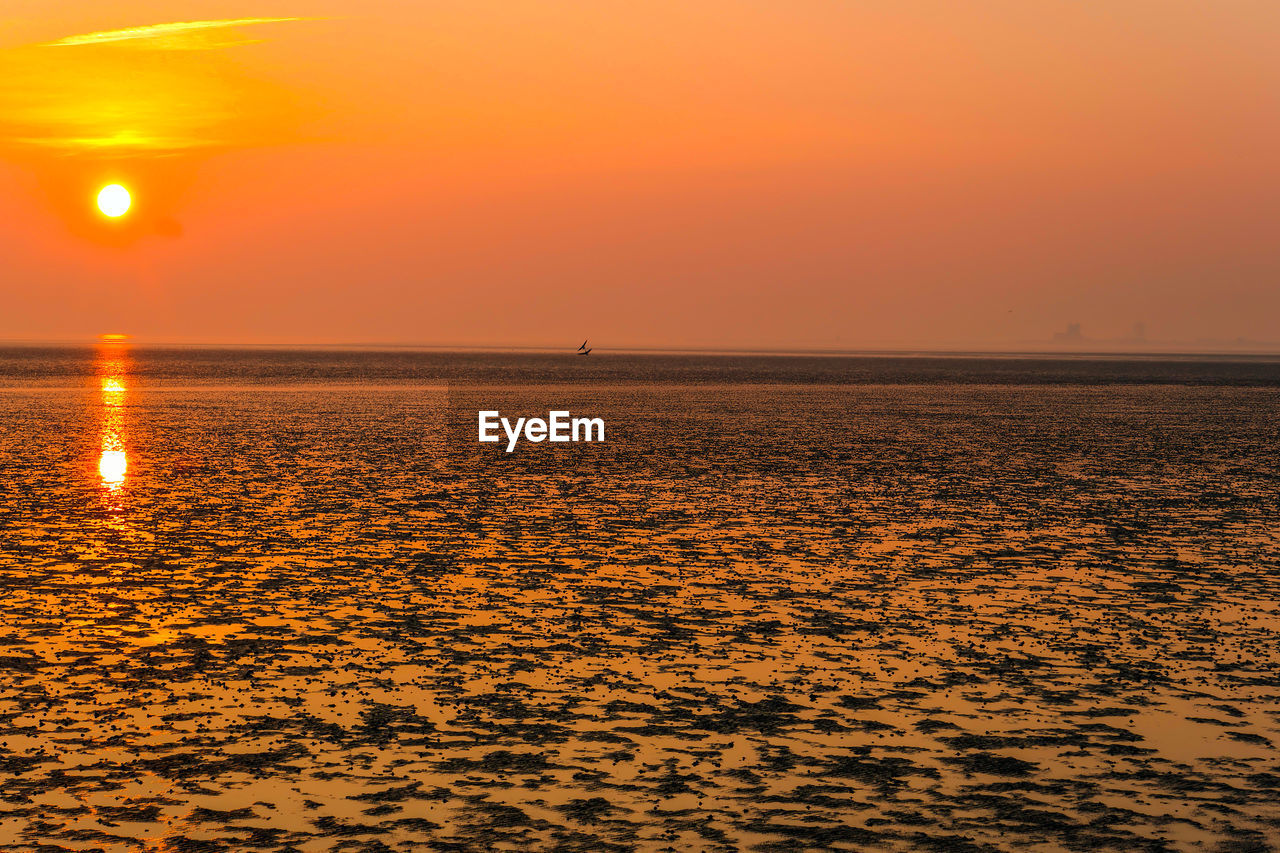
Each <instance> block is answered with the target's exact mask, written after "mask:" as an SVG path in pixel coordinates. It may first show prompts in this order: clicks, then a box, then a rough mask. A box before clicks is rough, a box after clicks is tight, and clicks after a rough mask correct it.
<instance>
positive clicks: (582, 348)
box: [578, 341, 587, 352]
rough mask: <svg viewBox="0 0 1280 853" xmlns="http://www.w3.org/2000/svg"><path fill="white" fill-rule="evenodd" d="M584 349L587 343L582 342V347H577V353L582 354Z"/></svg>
mask: <svg viewBox="0 0 1280 853" xmlns="http://www.w3.org/2000/svg"><path fill="white" fill-rule="evenodd" d="M586 348H587V342H586V341H583V342H582V345H581V346H579V347H578V352H582V351H583V350H584V349H586Z"/></svg>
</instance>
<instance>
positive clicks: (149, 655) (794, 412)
mask: <svg viewBox="0 0 1280 853" xmlns="http://www.w3.org/2000/svg"><path fill="white" fill-rule="evenodd" d="M184 358H187V359H188V361H187V362H186V367H184V366H183V365H184V362H183V359H184ZM594 358H595V357H594V356H593V359H594ZM646 358H647V359H648V360H646ZM451 359H453V360H452V361H451ZM809 362H813V364H811V365H810V364H809ZM580 365H581V366H580ZM0 369H2V371H3V376H2V377H0V383H2V384H3V385H4V386H5V387H4V388H3V389H0V424H2V425H3V427H4V429H3V432H2V433H0V460H3V464H4V478H3V483H2V485H0V490H2V491H0V496H2V498H0V585H2V586H0V589H3V594H4V610H5V616H6V618H5V619H4V620H3V623H2V625H0V847H2V848H3V849H5V850H31V851H37V850H39V851H52V850H63V849H66V850H93V849H101V850H130V849H136V850H156V851H169V850H173V851H177V850H188V851H221V850H228V851H231V850H234V851H240V850H279V851H286V850H299V851H321V850H325V851H327V850H388V849H390V850H442V851H444V850H448V851H459V850H463V851H470V850H476V851H483V850H542V849H557V850H582V851H609V850H618V851H623V850H655V851H658V850H680V851H683V850H708V851H712V850H714V851H729V850H811V849H812V850H816V849H823V850H825V849H844V850H869V849H886V850H945V851H952V850H955V851H978V850H1046V851H1047V850H1062V849H1070V850H1100V849H1123V850H1182V849H1186V850H1191V849H1210V850H1213V849H1219V850H1222V851H1227V850H1234V851H1244V850H1267V849H1271V848H1270V847H1269V846H1268V845H1269V844H1270V843H1272V840H1273V839H1275V838H1276V837H1277V836H1280V748H1278V746H1277V744H1278V743H1280V702H1278V701H1277V699H1278V698H1280V642H1278V641H1280V633H1278V631H1280V614H1278V613H1277V599H1278V597H1280V556H1278V555H1280V547H1278V546H1280V453H1278V452H1277V450H1276V444H1275V443H1276V426H1275V425H1276V419H1277V415H1278V414H1280V390H1277V385H1280V367H1278V366H1277V365H1276V364H1275V363H1273V362H1267V361H1265V360H1262V361H1255V362H1250V363H1244V364H1240V363H1236V362H1212V363H1208V362H1206V363H1200V362H1188V361H1183V362H1149V363H1144V362H1114V363H1113V362H1106V363H1095V362H1065V361H1051V362H1034V361H1011V360H994V361H982V360H978V359H970V360H947V359H933V360H927V363H926V362H925V361H921V362H918V363H917V362H913V361H911V360H910V359H897V360H892V359H891V360H884V361H877V360H874V359H861V360H859V359H845V360H839V359H836V360H832V359H815V360H798V361H797V360H787V359H773V360H769V359H754V360H752V359H737V360H734V359H721V360H715V359H710V358H708V357H701V358H691V359H687V360H685V361H681V360H680V359H676V358H674V357H662V358H659V357H639V356H635V357H624V356H615V357H612V359H610V358H605V359H598V360H595V361H591V362H590V366H587V365H586V364H583V363H582V362H580V361H573V360H571V359H557V358H556V357H553V356H501V357H499V356H483V355H476V354H472V355H465V356H449V355H445V354H412V353H392V354H360V353H343V354H332V355H324V354H303V355H301V356H299V355H298V354H291V355H282V354H279V353H239V354H226V353H218V352H216V351H215V352H212V353H210V352H204V353H201V352H195V351H193V352H192V353H188V354H186V355H183V354H182V353H177V352H168V353H163V352H157V353H148V352H147V351H144V350H139V351H135V352H132V353H131V352H129V351H128V350H126V349H123V348H104V349H102V350H99V351H82V350H62V351H54V350H48V351H36V350H31V351H20V350H12V351H7V352H5V353H3V354H2V357H0ZM948 370H950V371H951V373H952V375H953V378H954V380H955V381H951V382H948V381H946V375H947V371H948ZM549 407H565V408H570V409H572V410H573V411H574V412H575V413H578V412H582V413H590V414H592V415H594V416H601V417H604V419H605V421H606V423H607V424H608V435H607V438H608V440H607V441H606V442H605V443H604V444H600V445H573V446H554V447H553V446H551V445H546V444H543V445H527V444H526V445H522V446H521V447H520V448H518V449H517V451H516V452H515V453H512V454H510V455H508V454H504V453H502V452H501V449H500V448H497V447H495V446H493V445H479V444H477V443H476V441H475V417H476V416H475V413H476V411H477V410H478V409H481V408H497V409H500V410H502V411H504V413H505V412H507V411H511V412H515V413H519V414H530V413H536V412H539V411H545V410H546V409H547V408H549Z"/></svg>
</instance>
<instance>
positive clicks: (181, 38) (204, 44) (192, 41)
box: [37, 18, 316, 50]
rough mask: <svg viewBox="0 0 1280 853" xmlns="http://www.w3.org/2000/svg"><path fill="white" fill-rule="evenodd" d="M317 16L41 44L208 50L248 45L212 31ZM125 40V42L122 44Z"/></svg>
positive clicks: (173, 26) (128, 31) (155, 28)
mask: <svg viewBox="0 0 1280 853" xmlns="http://www.w3.org/2000/svg"><path fill="white" fill-rule="evenodd" d="M308 20H316V19H315V18H228V19H226V20H221V21H175V22H172V23H168V24H150V25H148V26H145V27H127V28H125V29H122V30H104V31H102V32H96V33H84V34H83V35H77V36H67V37H66V38H61V39H58V40H57V41H51V42H45V43H44V44H41V45H37V46H38V47H83V46H85V45H102V44H115V45H119V46H121V47H140V48H145V49H151V50H206V49H210V48H216V47H227V46H229V45H235V44H245V43H246V42H247V41H248V40H245V39H235V38H233V39H225V38H224V39H216V38H215V39H210V38H209V35H210V33H217V32H219V31H226V30H231V29H234V28H236V27H245V26H251V25H255V24H278V23H284V22H288V21H308ZM122 43H123V44H122Z"/></svg>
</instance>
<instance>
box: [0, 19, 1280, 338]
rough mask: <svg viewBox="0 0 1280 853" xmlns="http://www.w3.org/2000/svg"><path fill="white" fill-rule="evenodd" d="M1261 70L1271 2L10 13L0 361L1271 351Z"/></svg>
mask: <svg viewBox="0 0 1280 853" xmlns="http://www.w3.org/2000/svg"><path fill="white" fill-rule="evenodd" d="M1278 38H1280V4H1278V3H1276V2H1274V0H1213V2H1210V1H1209V0H1203V2H1188V1H1187V0H1160V1H1159V2H1157V0H1108V2H1105V3H1081V2H1078V0H999V2H997V0H973V2H966V3H957V2H954V0H787V2H781V0H774V2H758V0H698V2H688V0H680V1H679V2H676V1H675V0H670V2H669V1H668V0H651V2H644V3H636V2H623V1H622V0H581V2H578V0H433V2H419V1H418V0H413V2H410V1H409V0H401V2H389V1H388V0H362V2H359V3H355V2H337V0H312V2H307V3H301V2H296V3H286V2H275V3H265V2H263V3H246V2H187V3H182V4H174V3H172V2H140V0H119V2H102V0H92V2H89V0H76V2H70V0H6V2H5V3H4V5H3V10H2V11H0V222H3V223H4V225H5V227H4V229H3V230H2V231H0V264H2V265H0V297H2V298H3V302H4V308H3V310H0V338H5V339H22V340H73V339H87V338H91V337H93V336H96V335H98V334H100V333H103V332H121V333H128V334H131V335H133V336H134V338H135V339H136V340H139V341H153V342H209V343H421V344H437V345H453V344H458V345H494V346H504V345H552V346H558V345H561V344H567V345H568V346H569V347H570V348H572V347H574V346H577V344H578V342H579V341H581V339H582V338H584V337H590V338H591V339H592V340H593V341H595V342H596V344H597V345H598V346H600V347H602V348H607V347H610V346H614V347H627V346H654V347H677V348H683V347H744V348H762V349H763V348H793V347H837V348H849V349H864V348H881V347H969V346H978V347H988V346H989V347H1020V346H1024V345H1028V344H1031V343H1035V342H1046V341H1048V340H1049V339H1050V338H1051V337H1052V335H1053V334H1054V333H1055V332H1059V331H1061V330H1063V329H1064V328H1065V327H1066V325H1067V324H1068V323H1072V322H1076V323H1081V324H1082V328H1083V331H1084V334H1085V335H1086V336H1088V337H1091V338H1093V339H1094V340H1095V341H1114V340H1118V339H1122V338H1124V337H1126V336H1129V335H1130V334H1131V330H1132V329H1133V327H1134V324H1136V323H1142V324H1144V326H1145V329H1146V334H1147V336H1148V338H1150V339H1151V340H1152V341H1153V342H1174V343H1178V344H1193V343H1194V342H1196V341H1218V342H1224V341H1234V340H1236V339H1245V340H1246V341H1247V342H1254V343H1257V344H1259V346H1261V347H1262V348H1271V349H1280V239H1277V222H1278V221H1280V156H1277V152H1278V151H1280V52H1278V51H1277V50H1276V42H1277V39H1278ZM111 183H119V184H122V185H123V186H125V187H127V188H128V190H129V193H130V195H131V196H132V202H133V204H132V207H131V208H130V210H129V212H128V213H126V214H125V215H124V216H121V217H119V218H117V219H109V218H108V217H106V216H103V215H102V214H101V213H100V212H99V210H98V208H97V205H96V203H95V198H96V196H97V194H98V191H99V190H100V189H101V188H102V187H103V186H104V185H106V184H111ZM1251 345H1252V344H1251ZM1207 346H1209V345H1207ZM1210 348H1212V346H1210Z"/></svg>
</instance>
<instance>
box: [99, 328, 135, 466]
mask: <svg viewBox="0 0 1280 853" xmlns="http://www.w3.org/2000/svg"><path fill="white" fill-rule="evenodd" d="M127 356H128V351H127V349H126V347H125V345H124V344H122V343H104V344H102V345H101V347H100V348H99V350H98V373H99V375H100V376H101V377H102V454H101V456H99V457H98V475H99V476H100V477H101V478H102V485H103V486H105V487H106V488H107V489H108V490H109V491H116V490H118V489H119V488H120V487H121V486H123V485H124V479H125V474H126V472H127V471H128V470H129V461H128V457H127V456H126V454H125V447H124V404H125V396H126V394H127V389H126V388H125V384H124V377H125V375H126V373H127V371H128V363H127Z"/></svg>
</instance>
